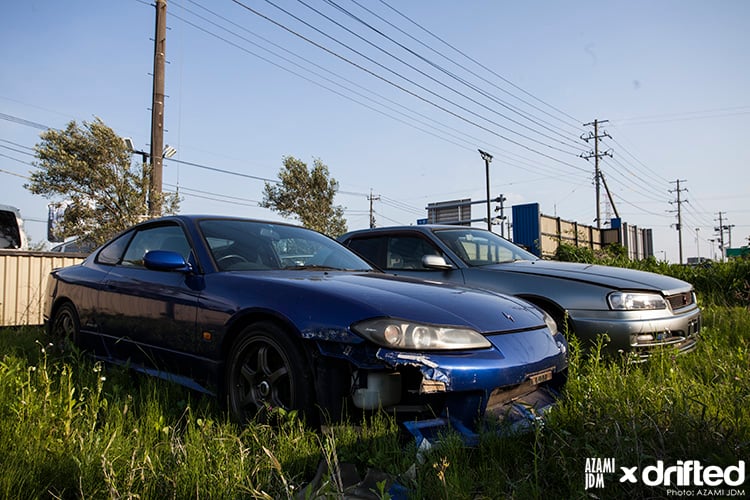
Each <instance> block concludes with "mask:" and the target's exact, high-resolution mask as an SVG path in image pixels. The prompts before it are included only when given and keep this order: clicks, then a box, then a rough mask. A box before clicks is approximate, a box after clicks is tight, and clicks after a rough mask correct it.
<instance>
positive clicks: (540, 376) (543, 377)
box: [529, 370, 552, 385]
mask: <svg viewBox="0 0 750 500" xmlns="http://www.w3.org/2000/svg"><path fill="white" fill-rule="evenodd" d="M548 380H552V370H545V371H543V372H537V373H532V374H530V375H529V381H530V382H531V383H532V384H534V385H539V384H541V383H542V382H546V381H548Z"/></svg>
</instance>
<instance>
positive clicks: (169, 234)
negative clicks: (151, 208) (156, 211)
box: [122, 225, 190, 267]
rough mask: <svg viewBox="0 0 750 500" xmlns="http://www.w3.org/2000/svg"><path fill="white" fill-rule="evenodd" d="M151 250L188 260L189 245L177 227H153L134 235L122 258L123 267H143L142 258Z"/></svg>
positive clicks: (180, 229)
mask: <svg viewBox="0 0 750 500" xmlns="http://www.w3.org/2000/svg"><path fill="white" fill-rule="evenodd" d="M151 250H168V251H171V252H177V253H179V254H180V255H182V256H183V258H185V260H188V259H189V258H190V244H189V243H188V240H187V238H186V237H185V233H184V232H183V231H182V228H180V227H179V226H177V225H165V226H155V227H149V228H146V229H142V230H140V231H138V232H136V233H135V235H134V236H133V239H132V240H131V242H130V245H129V246H128V249H127V251H126V252H125V255H124V256H123V258H122V265H123V266H134V267H143V258H144V257H145V255H146V254H147V253H148V252H150V251H151Z"/></svg>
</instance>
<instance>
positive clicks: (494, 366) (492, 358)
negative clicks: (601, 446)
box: [321, 328, 567, 428]
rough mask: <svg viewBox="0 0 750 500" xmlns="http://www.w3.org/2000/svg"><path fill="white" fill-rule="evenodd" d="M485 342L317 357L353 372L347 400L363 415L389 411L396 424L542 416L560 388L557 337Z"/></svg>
mask: <svg viewBox="0 0 750 500" xmlns="http://www.w3.org/2000/svg"><path fill="white" fill-rule="evenodd" d="M487 339H488V340H489V341H490V343H491V344H492V347H491V348H488V349H478V350H470V351H451V352H448V351H429V352H428V351H422V352H412V351H395V350H389V349H386V348H373V346H372V345H370V344H367V343H365V344H358V345H351V344H350V345H348V346H345V347H344V346H342V344H335V343H334V344H329V343H325V344H326V345H324V346H322V347H321V351H322V353H323V354H324V355H328V356H333V357H336V358H339V359H341V358H344V359H346V360H347V361H348V362H349V363H350V364H351V365H352V368H353V377H352V384H351V395H352V400H353V402H354V405H355V406H356V407H358V408H360V409H363V410H375V409H378V408H382V409H384V410H388V411H395V412H396V414H397V415H399V416H400V417H401V419H409V418H411V419H415V418H416V419H424V418H428V419H429V418H436V417H444V418H449V419H451V420H452V421H454V422H458V423H460V424H461V425H464V426H467V427H469V428H474V426H475V424H476V423H477V421H478V420H479V419H482V418H485V417H488V416H492V417H494V418H497V419H498V420H504V421H507V420H509V419H510V420H518V421H523V420H527V421H528V420H530V419H531V420H533V419H534V418H537V417H538V416H540V415H542V414H543V413H544V411H545V410H546V409H547V408H548V407H549V406H551V405H552V404H553V402H554V395H555V394H556V392H555V391H556V389H557V388H559V387H560V386H561V385H562V384H563V382H564V377H565V372H566V368H567V343H566V342H565V340H564V338H563V336H562V335H561V334H556V335H554V336H553V335H552V334H551V332H550V331H549V330H548V329H546V328H539V329H536V330H528V331H522V332H514V333H505V334H499V335H490V336H487ZM404 417H405V418H404Z"/></svg>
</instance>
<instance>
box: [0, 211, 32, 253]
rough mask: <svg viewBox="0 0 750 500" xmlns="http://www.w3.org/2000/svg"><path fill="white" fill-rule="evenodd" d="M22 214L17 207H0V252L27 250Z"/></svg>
mask: <svg viewBox="0 0 750 500" xmlns="http://www.w3.org/2000/svg"><path fill="white" fill-rule="evenodd" d="M27 249H28V241H27V239H26V233H25V231H24V230H23V219H22V218H21V212H20V211H19V210H18V209H17V208H16V207H11V206H9V205H0V250H27Z"/></svg>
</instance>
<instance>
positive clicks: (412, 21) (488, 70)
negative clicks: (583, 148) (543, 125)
mask: <svg viewBox="0 0 750 500" xmlns="http://www.w3.org/2000/svg"><path fill="white" fill-rule="evenodd" d="M380 3H382V4H383V5H385V6H386V7H388V8H389V9H390V10H392V11H393V12H395V13H396V14H398V15H399V16H401V17H403V18H404V19H406V20H407V21H409V22H410V23H411V24H413V25H414V26H416V27H418V28H419V29H421V30H422V31H424V32H425V33H427V34H428V35H430V36H432V37H433V38H435V39H436V40H438V41H439V42H441V43H442V44H444V45H445V46H446V47H449V48H451V49H452V50H454V51H455V52H457V53H458V54H460V55H462V56H463V57H465V58H466V59H468V60H469V61H471V62H473V63H474V64H476V65H477V66H479V67H480V68H482V69H483V70H485V71H487V72H488V73H490V74H492V75H494V76H495V77H497V78H499V79H500V80H502V81H503V82H505V83H507V84H508V85H510V86H512V87H513V88H515V89H516V90H519V91H521V92H523V93H524V94H526V95H527V96H529V97H531V98H533V99H534V100H536V101H537V102H540V103H542V104H544V105H545V106H547V107H549V108H550V109H553V110H555V111H557V112H558V113H559V114H561V115H563V116H565V117H567V118H568V119H570V120H572V122H573V123H575V124H578V123H581V120H578V119H576V118H574V117H572V116H570V115H569V114H568V113H565V112H564V111H561V110H559V109H558V108H556V107H555V106H553V105H551V104H549V103H547V102H545V101H543V100H542V99H540V98H538V97H536V96H535V95H533V94H531V93H529V92H527V91H526V90H524V89H523V88H521V87H519V86H518V85H516V84H514V83H513V82H511V81H510V80H508V79H506V78H505V77H503V76H502V75H499V74H497V73H496V72H495V71H493V70H492V69H491V68H488V67H487V66H485V65H484V64H482V63H481V62H479V61H477V60H476V59H474V58H473V57H471V56H469V55H468V54H466V53H465V52H463V51H461V50H460V49H458V48H456V47H455V46H453V45H451V44H450V43H448V42H447V41H445V40H444V39H442V38H440V37H439V36H437V35H436V34H434V33H433V32H431V31H430V30H428V29H426V28H425V27H423V26H422V25H420V24H419V23H417V22H416V21H414V20H412V19H411V18H409V17H407V16H406V15H404V14H403V13H401V12H399V11H398V10H397V9H395V8H394V7H392V6H391V5H389V4H388V3H387V2H385V0H380ZM523 102H525V101H523ZM527 104H528V103H527ZM529 105H530V104H529ZM536 109H538V108H536ZM538 110H539V111H542V110H540V109H538ZM549 116H550V117H552V115H549ZM557 119H558V120H559V118H557ZM575 128H577V126H576V127H575Z"/></svg>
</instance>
